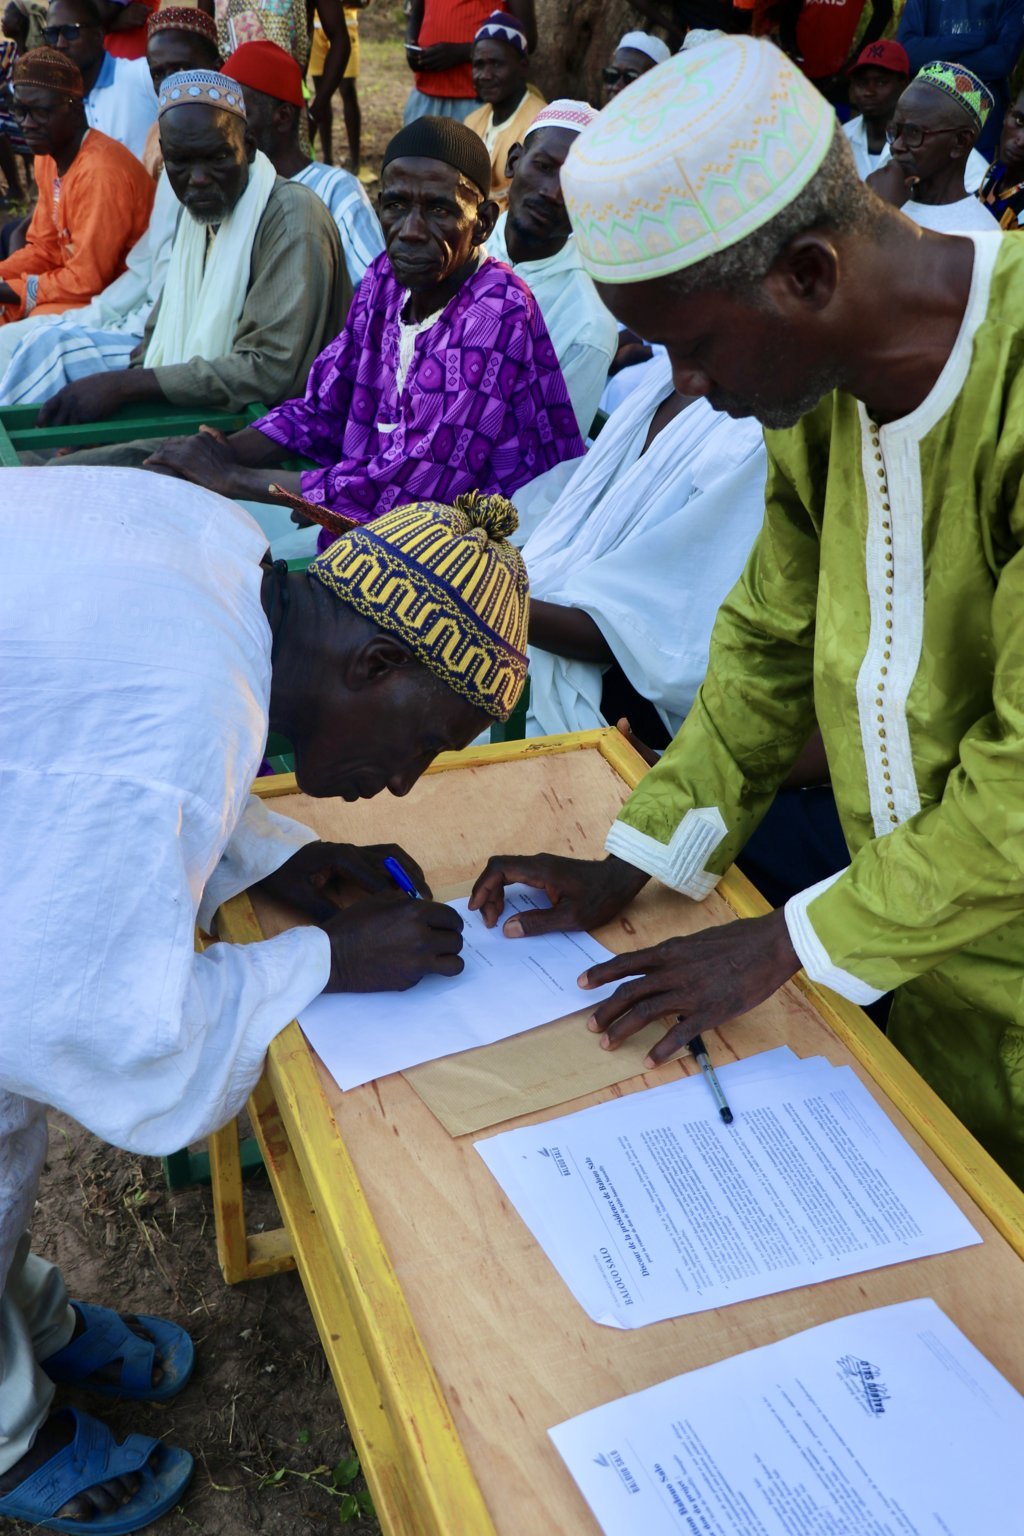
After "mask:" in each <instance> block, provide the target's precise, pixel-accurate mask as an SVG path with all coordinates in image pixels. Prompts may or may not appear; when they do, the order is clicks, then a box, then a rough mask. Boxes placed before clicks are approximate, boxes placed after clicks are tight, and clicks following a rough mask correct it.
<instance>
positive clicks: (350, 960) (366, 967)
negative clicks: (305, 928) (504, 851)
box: [322, 894, 465, 992]
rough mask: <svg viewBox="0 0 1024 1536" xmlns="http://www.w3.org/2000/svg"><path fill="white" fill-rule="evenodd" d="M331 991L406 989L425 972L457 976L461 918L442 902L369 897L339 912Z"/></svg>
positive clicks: (329, 929) (331, 932)
mask: <svg viewBox="0 0 1024 1536" xmlns="http://www.w3.org/2000/svg"><path fill="white" fill-rule="evenodd" d="M322 926H323V930H324V932H325V933H326V934H327V937H328V938H329V939H330V941H331V976H330V980H329V981H328V983H327V986H326V987H325V988H324V990H325V991H326V992H405V991H407V990H408V988H409V987H414V986H415V985H416V983H417V982H418V981H422V980H423V978H424V976H458V975H459V974H460V972H461V971H462V969H463V967H464V965H465V962H464V960H463V959H462V957H461V955H460V954H459V951H460V950H461V948H462V918H461V917H460V916H459V914H458V913H457V912H454V911H453V910H452V908H451V907H446V906H444V905H443V904H442V903H441V902H439V901H411V900H410V899H409V897H408V896H403V895H401V894H396V895H393V896H391V895H388V896H368V897H367V898H366V900H365V901H357V902H354V903H353V904H352V906H350V907H346V908H345V909H344V911H342V912H336V913H335V915H334V917H333V918H332V919H331V921H330V922H329V923H324V924H323V925H322Z"/></svg>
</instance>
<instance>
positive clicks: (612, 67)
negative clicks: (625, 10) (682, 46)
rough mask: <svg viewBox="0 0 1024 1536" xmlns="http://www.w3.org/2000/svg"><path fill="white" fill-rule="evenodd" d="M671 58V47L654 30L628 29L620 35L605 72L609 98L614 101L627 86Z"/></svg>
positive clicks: (606, 94) (605, 96)
mask: <svg viewBox="0 0 1024 1536" xmlns="http://www.w3.org/2000/svg"><path fill="white" fill-rule="evenodd" d="M669 57H671V55H670V52H669V46H668V44H667V43H663V42H662V40H661V38H660V37H655V36H654V35H653V33H651V32H627V33H626V34H625V35H624V36H623V37H620V38H619V46H618V47H617V48H616V50H615V52H614V53H613V54H612V57H611V62H610V63H609V64H606V65H605V67H604V69H603V70H602V71H601V79H602V80H603V81H604V99H605V101H614V99H615V97H616V96H617V95H618V94H619V92H620V91H624V90H625V89H626V86H627V85H632V84H633V81H634V80H639V78H640V76H641V75H646V74H647V71H648V70H650V69H654V67H655V66H656V65H657V64H664V62H665V60H666V59H667V58H669Z"/></svg>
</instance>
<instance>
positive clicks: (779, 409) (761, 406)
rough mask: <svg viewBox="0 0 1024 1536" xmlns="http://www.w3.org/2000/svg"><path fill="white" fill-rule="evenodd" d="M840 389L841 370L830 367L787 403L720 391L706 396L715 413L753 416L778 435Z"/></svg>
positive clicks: (807, 382) (808, 381)
mask: <svg viewBox="0 0 1024 1536" xmlns="http://www.w3.org/2000/svg"><path fill="white" fill-rule="evenodd" d="M842 387H843V377H842V370H841V369H840V368H839V367H837V366H836V365H835V364H832V365H830V366H829V367H827V368H821V369H820V370H819V371H818V372H817V373H816V374H812V375H811V377H810V378H808V380H807V381H806V383H805V384H804V387H803V389H802V390H801V391H800V394H799V395H796V396H794V397H793V398H792V399H790V400H769V399H763V398H761V397H756V398H754V399H751V400H748V399H744V397H743V396H742V395H730V394H728V393H726V392H725V391H724V390H718V389H716V390H714V391H713V393H712V394H710V395H709V396H708V403H709V404H710V405H712V406H713V407H714V409H715V410H716V411H725V412H727V414H728V415H730V416H753V417H754V419H755V420H756V421H759V422H760V423H761V425H762V427H768V428H769V430H773V431H778V430H780V429H784V428H786V427H795V426H796V424H797V422H798V421H800V420H802V418H803V417H804V416H806V415H808V413H809V412H810V411H813V410H814V407H815V406H816V405H819V404H820V403H821V401H822V400H824V398H825V396H826V395H830V394H832V392H833V390H836V389H841V388H842Z"/></svg>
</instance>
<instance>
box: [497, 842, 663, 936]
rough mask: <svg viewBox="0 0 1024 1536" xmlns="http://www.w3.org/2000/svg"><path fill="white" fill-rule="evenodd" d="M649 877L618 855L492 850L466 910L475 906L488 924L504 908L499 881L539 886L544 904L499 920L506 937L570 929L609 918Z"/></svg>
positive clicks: (502, 890) (597, 923)
mask: <svg viewBox="0 0 1024 1536" xmlns="http://www.w3.org/2000/svg"><path fill="white" fill-rule="evenodd" d="M649 879H650V875H646V874H644V872H643V870H642V869H635V868H634V867H633V865H632V864H626V863H625V862H624V861H623V860H622V859H616V858H614V857H609V858H606V859H595V860H590V859H563V858H560V857H559V856H558V855H557V854H553V853H539V854H536V855H535V856H534V857H532V858H523V859H519V858H515V857H514V856H512V855H509V854H495V856H494V857H493V858H491V859H488V861H487V866H486V868H485V869H484V872H483V874H482V875H480V876H479V877H478V879H477V882H476V884H475V885H474V887H473V893H472V895H471V896H470V898H469V909H470V911H471V912H479V913H481V914H482V916H483V920H484V922H485V923H486V925H487V927H488V928H493V927H494V925H495V923H496V922H497V921H498V918H499V917H500V916H501V914H502V912H503V911H504V908H505V887H506V885H513V884H516V883H517V882H520V883H522V884H523V885H532V886H533V887H534V888H535V889H537V890H541V891H543V892H544V894H545V895H546V896H547V898H548V900H549V901H550V903H551V908H550V910H545V911H543V912H524V913H522V914H519V913H517V914H516V916H515V917H510V918H509V919H508V921H507V922H506V923H505V926H504V929H503V932H504V933H505V936H506V938H509V939H522V938H529V937H530V936H531V935H533V934H535V933H561V932H564V931H566V930H571V929H586V928H599V927H600V926H601V924H602V923H608V922H611V920H612V918H613V917H615V916H616V914H617V913H619V912H621V911H622V909H623V907H625V906H628V904H629V903H630V902H631V901H632V900H633V897H634V896H635V895H636V894H637V892H638V891H640V890H642V889H643V887H644V886H645V885H646V884H647V882H648V880H649Z"/></svg>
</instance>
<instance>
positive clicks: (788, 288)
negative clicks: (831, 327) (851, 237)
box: [764, 229, 839, 311]
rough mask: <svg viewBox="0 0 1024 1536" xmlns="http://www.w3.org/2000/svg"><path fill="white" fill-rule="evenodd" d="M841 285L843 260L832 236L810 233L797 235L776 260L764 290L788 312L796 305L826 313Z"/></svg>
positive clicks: (769, 272)
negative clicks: (840, 270) (838, 286)
mask: <svg viewBox="0 0 1024 1536" xmlns="http://www.w3.org/2000/svg"><path fill="white" fill-rule="evenodd" d="M838 282H839V256H838V253H837V251H836V248H835V243H834V241H832V240H831V239H830V238H829V236H828V235H826V234H822V233H820V232H819V231H817V230H813V229H810V230H807V231H806V232H805V233H804V234H802V235H795V236H794V237H793V239H792V240H790V242H789V244H788V245H787V246H786V247H785V249H784V250H783V251H781V252H780V253H779V255H778V256H777V257H776V258H775V261H774V262H773V263H772V265H771V267H770V268H769V270H768V272H767V274H766V276H765V278H764V287H765V288H767V289H768V291H769V292H770V293H771V294H772V295H773V297H774V299H775V302H776V304H777V305H778V306H779V307H780V309H782V310H783V311H785V310H786V309H790V308H792V306H793V305H794V304H798V305H800V306H801V307H802V308H805V309H815V310H822V309H825V308H827V306H828V305H829V304H830V303H831V302H832V297H833V295H834V293H835V291H836V285H837V284H838Z"/></svg>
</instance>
